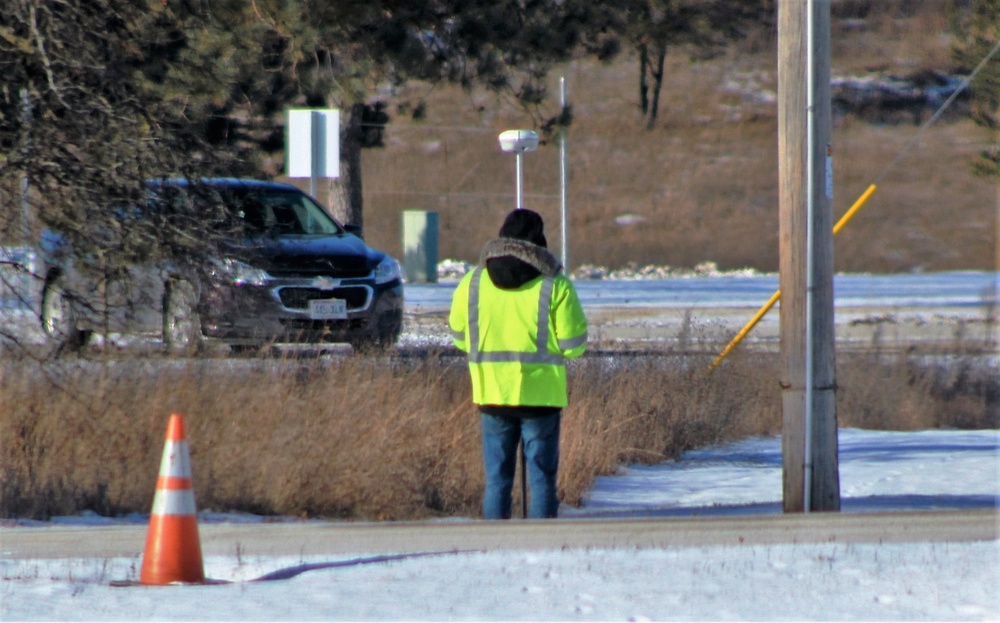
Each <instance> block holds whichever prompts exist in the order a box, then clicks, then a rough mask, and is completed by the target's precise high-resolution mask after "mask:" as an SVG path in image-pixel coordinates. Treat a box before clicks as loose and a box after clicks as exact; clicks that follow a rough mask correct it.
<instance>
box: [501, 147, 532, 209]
mask: <svg viewBox="0 0 1000 623" xmlns="http://www.w3.org/2000/svg"><path fill="white" fill-rule="evenodd" d="M499 138H500V149H502V150H503V151H505V152H507V153H513V154H514V155H515V158H516V172H515V174H514V175H515V178H514V179H515V182H516V187H515V195H516V203H515V205H516V207H517V209H518V210H520V209H521V208H523V207H524V169H523V165H522V164H521V154H523V153H524V152H526V151H535V149H537V148H538V134H537V133H535V132H533V131H532V130H507V131H506V132H501V133H500V137H499Z"/></svg>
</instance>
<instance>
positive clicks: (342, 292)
mask: <svg viewBox="0 0 1000 623" xmlns="http://www.w3.org/2000/svg"><path fill="white" fill-rule="evenodd" d="M369 293H370V289H369V288H367V287H365V286H345V287H341V288H334V289H333V290H320V289H318V288H280V289H279V290H278V296H279V297H280V298H281V304H282V305H284V306H285V307H287V308H288V309H302V310H304V309H308V308H309V301H312V300H319V299H344V300H346V301H347V309H349V310H351V311H354V310H358V309H364V308H365V306H366V305H368V295H369Z"/></svg>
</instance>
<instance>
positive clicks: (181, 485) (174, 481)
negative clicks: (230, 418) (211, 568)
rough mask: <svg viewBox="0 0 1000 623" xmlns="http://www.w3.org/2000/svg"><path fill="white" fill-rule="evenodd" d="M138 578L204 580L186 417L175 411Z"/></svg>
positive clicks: (161, 581) (149, 581)
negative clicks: (185, 430)
mask: <svg viewBox="0 0 1000 623" xmlns="http://www.w3.org/2000/svg"><path fill="white" fill-rule="evenodd" d="M139 581H140V582H141V583H142V584H173V583H178V582H180V583H202V582H204V581H205V567H204V563H203V562H202V559H201V541H200V540H199V538H198V515H197V511H196V510H195V505H194V488H193V487H192V486H191V458H190V456H189V454H188V444H187V440H186V439H185V437H184V418H183V417H182V416H180V415H177V414H176V413H175V414H172V415H171V416H170V423H169V424H168V425H167V440H166V443H165V444H164V447H163V460H162V461H161V463H160V477H159V478H158V479H157V481H156V496H155V497H154V498H153V510H152V513H151V514H150V517H149V532H148V533H147V534H146V552H145V554H143V557H142V573H141V575H140V576H139Z"/></svg>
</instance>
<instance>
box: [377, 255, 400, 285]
mask: <svg viewBox="0 0 1000 623" xmlns="http://www.w3.org/2000/svg"><path fill="white" fill-rule="evenodd" d="M401 278H402V273H401V272H400V271H399V262H397V261H396V260H394V259H392V258H391V257H389V256H388V255H387V256H385V259H383V260H382V261H381V262H379V264H378V266H376V267H375V283H380V284H381V283H389V282H390V281H396V280H397V279H401Z"/></svg>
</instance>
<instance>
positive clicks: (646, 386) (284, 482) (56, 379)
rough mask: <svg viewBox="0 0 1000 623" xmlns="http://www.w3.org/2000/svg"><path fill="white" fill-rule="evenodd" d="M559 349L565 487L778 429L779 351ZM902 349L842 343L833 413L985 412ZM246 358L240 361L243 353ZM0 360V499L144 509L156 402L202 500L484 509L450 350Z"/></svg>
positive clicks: (1, 512)
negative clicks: (565, 352) (178, 439)
mask: <svg viewBox="0 0 1000 623" xmlns="http://www.w3.org/2000/svg"><path fill="white" fill-rule="evenodd" d="M701 346H702V347H704V348H705V355H703V356H698V355H695V356H691V355H690V354H687V355H685V356H684V357H675V356H671V355H669V354H667V355H664V356H662V357H656V358H647V359H631V358H624V359H614V360H610V359H606V358H595V359H585V360H580V361H574V362H572V364H571V366H570V406H569V407H568V408H567V409H566V410H565V412H564V420H563V433H562V443H561V454H562V459H561V470H560V481H559V486H560V493H561V498H562V499H563V500H564V501H565V502H567V503H569V504H574V505H575V504H577V503H579V501H580V497H581V496H582V495H583V494H584V493H585V491H586V490H587V489H588V488H589V487H590V485H591V484H592V483H593V480H594V478H595V477H596V476H598V475H602V474H611V473H614V472H615V470H616V468H617V467H618V465H620V464H621V463H657V462H661V461H663V460H666V459H671V458H676V457H678V456H680V454H681V453H683V452H684V451H685V450H689V449H692V448H697V447H701V446H704V445H707V444H711V443H715V442H720V441H726V440H734V439H740V438H743V437H746V436H747V435H769V434H777V433H778V432H779V431H780V430H781V406H780V400H781V397H780V392H779V391H778V388H777V385H776V383H775V379H776V378H777V376H778V373H777V361H776V359H777V357H776V356H775V355H774V354H766V353H754V352H750V351H747V352H737V353H736V354H735V355H733V356H731V357H730V358H729V359H728V360H727V361H726V363H725V364H724V365H723V366H721V367H719V368H717V369H716V370H715V371H714V372H709V369H708V363H709V361H711V358H712V356H713V355H714V353H715V352H717V350H718V347H719V346H720V345H718V344H703V345H701ZM950 361H951V363H950V365H949V367H948V368H947V370H946V371H943V370H940V369H937V368H935V367H933V366H926V365H923V366H922V365H920V363H919V359H918V358H915V357H913V356H912V355H910V354H907V353H905V352H899V353H897V354H889V353H879V352H873V353H869V354H848V355H842V356H841V358H840V361H839V362H838V391H837V399H838V407H837V408H838V421H839V424H840V425H841V426H846V427H863V428H868V429H889V430H913V429H925V428H935V427H960V428H997V427H1000V421H998V417H1000V415H998V409H997V392H998V389H1000V388H998V387H996V381H995V379H993V380H991V378H990V375H989V373H988V371H985V370H982V369H979V368H977V367H976V365H975V360H974V358H971V357H967V356H963V355H961V354H959V355H957V356H956V355H952V356H951V359H950ZM243 363H244V364H250V363H254V362H247V361H244V362H243ZM386 363H387V362H386V361H384V360H381V359H378V358H364V357H347V358H343V359H334V360H317V359H312V360H294V359H288V360H280V359H277V360H265V361H261V362H259V365H239V364H240V362H239V360H237V361H236V362H230V361H227V360H219V359H214V360H213V359H208V360H204V361H201V362H191V363H187V364H184V365H180V362H177V365H174V364H173V363H172V362H169V361H163V360H157V359H152V360H149V359H145V360H136V361H125V362H122V361H103V362H102V361H100V360H91V361H82V360H64V361H62V362H59V363H49V364H44V365H36V364H34V363H31V362H29V361H21V362H11V361H8V362H6V363H3V364H0V375H2V378H3V392H2V393H0V439H3V444H2V445H0V517H32V518H47V517H50V516H52V515H67V514H74V513H77V512H80V511H82V510H85V509H89V510H92V511H96V512H97V513H100V514H103V515H116V514H121V513H128V512H138V513H145V512H148V511H149V508H150V504H151V501H152V495H153V493H154V490H155V484H156V475H157V473H158V470H159V460H160V456H161V452H162V447H163V434H164V431H165V426H166V421H167V417H168V416H169V414H170V412H177V413H181V414H183V415H184V416H185V417H186V419H187V429H188V441H189V443H190V446H191V460H192V465H193V476H194V484H195V491H196V495H197V498H198V504H199V508H201V509H202V510H209V509H214V510H218V511H245V512H251V513H260V514H265V515H271V514H280V515H293V516H311V517H328V518H335V517H340V518H349V519H376V520H399V519H417V518H426V517H434V516H465V517H476V516H478V515H479V497H480V495H481V491H482V483H483V475H482V466H481V456H480V439H479V420H478V417H477V416H476V415H475V410H474V407H473V405H472V404H471V403H470V401H469V394H470V391H469V387H468V382H469V381H468V373H467V371H466V368H465V365H464V361H463V360H461V359H458V358H438V357H431V358H429V359H426V360H421V361H406V360H396V361H395V362H394V365H385V364H386Z"/></svg>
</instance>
